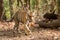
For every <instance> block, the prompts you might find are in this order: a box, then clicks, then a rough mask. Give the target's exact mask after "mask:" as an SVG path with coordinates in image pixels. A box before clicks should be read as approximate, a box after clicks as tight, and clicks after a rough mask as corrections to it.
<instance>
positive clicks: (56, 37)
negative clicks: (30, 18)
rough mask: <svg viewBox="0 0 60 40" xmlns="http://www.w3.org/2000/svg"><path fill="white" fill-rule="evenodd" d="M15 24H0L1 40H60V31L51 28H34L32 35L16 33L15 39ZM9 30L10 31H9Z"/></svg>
mask: <svg viewBox="0 0 60 40" xmlns="http://www.w3.org/2000/svg"><path fill="white" fill-rule="evenodd" d="M13 26H14V22H9V23H7V22H0V40H60V30H58V29H50V28H39V29H38V28H34V29H33V30H32V35H27V36H26V35H24V33H20V34H18V33H16V36H15V37H14V36H13V35H14V34H13V32H12V30H10V29H12V28H13ZM7 30H8V31H7Z"/></svg>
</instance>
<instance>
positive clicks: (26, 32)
mask: <svg viewBox="0 0 60 40" xmlns="http://www.w3.org/2000/svg"><path fill="white" fill-rule="evenodd" d="M24 29H25V34H26V35H31V34H32V32H31V30H30V29H29V26H28V23H24Z"/></svg>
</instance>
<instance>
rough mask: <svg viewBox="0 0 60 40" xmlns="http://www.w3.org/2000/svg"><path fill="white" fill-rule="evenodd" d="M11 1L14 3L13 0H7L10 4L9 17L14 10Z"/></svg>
mask: <svg viewBox="0 0 60 40" xmlns="http://www.w3.org/2000/svg"><path fill="white" fill-rule="evenodd" d="M13 3H14V0H9V6H10V14H11V17H12V15H13V13H14V10H13Z"/></svg>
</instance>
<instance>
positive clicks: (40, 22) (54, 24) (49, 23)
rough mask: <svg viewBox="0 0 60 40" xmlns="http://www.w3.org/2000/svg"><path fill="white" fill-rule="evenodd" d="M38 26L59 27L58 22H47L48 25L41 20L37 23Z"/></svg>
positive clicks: (59, 22)
mask: <svg viewBox="0 0 60 40" xmlns="http://www.w3.org/2000/svg"><path fill="white" fill-rule="evenodd" d="M38 24H39V27H49V28H50V27H51V28H58V27H60V20H53V21H52V22H48V23H46V22H45V21H42V20H41V21H39V22H38Z"/></svg>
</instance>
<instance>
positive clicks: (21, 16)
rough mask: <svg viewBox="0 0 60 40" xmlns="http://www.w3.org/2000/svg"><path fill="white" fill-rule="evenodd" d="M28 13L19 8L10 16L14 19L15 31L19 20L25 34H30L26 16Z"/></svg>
mask: <svg viewBox="0 0 60 40" xmlns="http://www.w3.org/2000/svg"><path fill="white" fill-rule="evenodd" d="M28 17H29V16H28V13H27V11H26V10H25V9H19V10H18V11H17V12H16V13H15V14H14V16H13V17H12V19H14V21H15V25H14V28H13V29H14V30H16V31H17V32H18V31H19V30H18V29H19V22H21V23H22V24H24V30H25V34H27V35H29V34H32V32H31V30H30V29H29V27H28V24H29V21H28V20H29V18H28Z"/></svg>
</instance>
